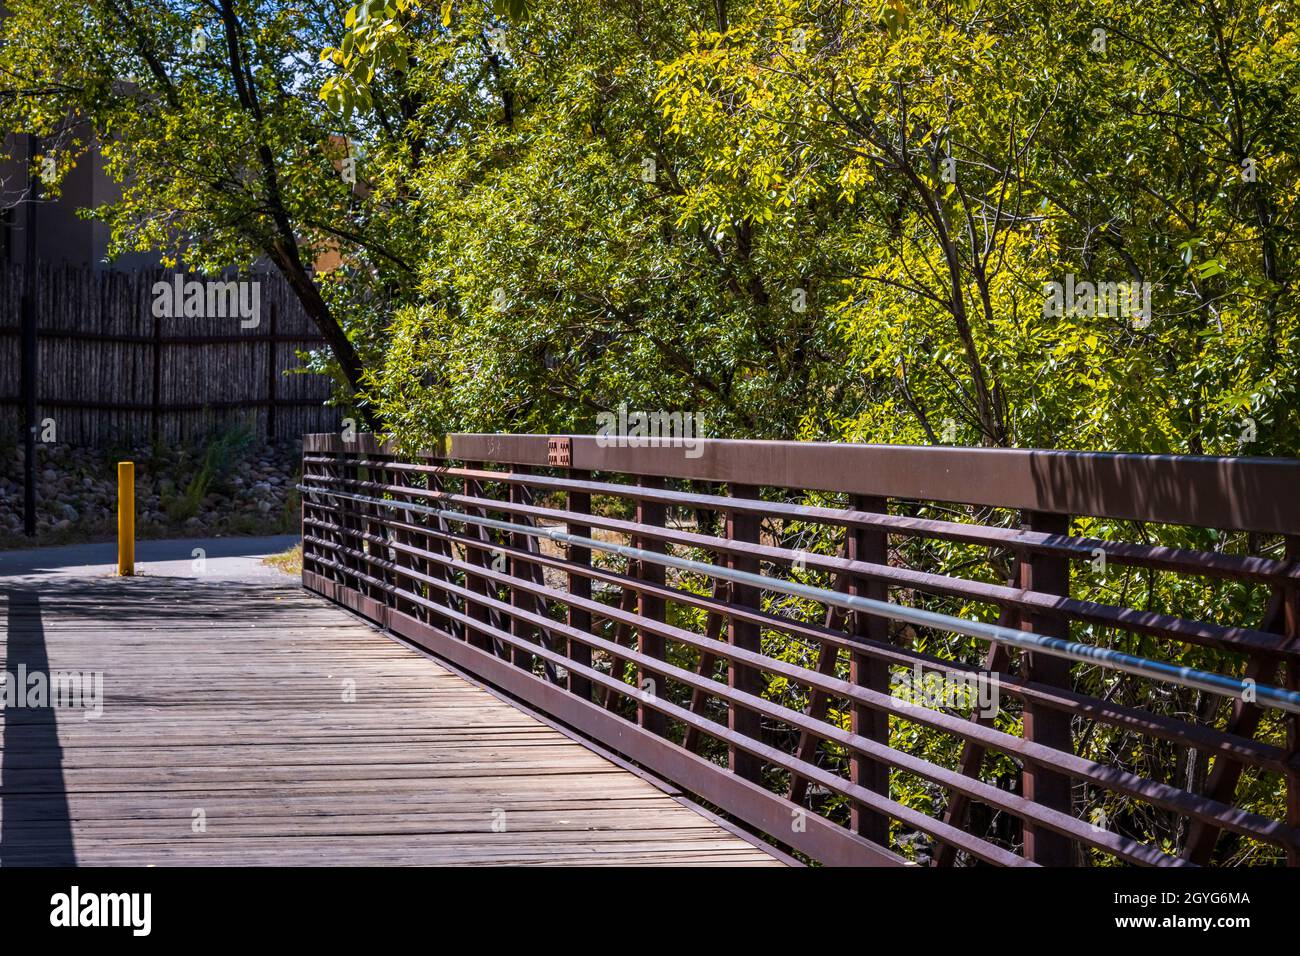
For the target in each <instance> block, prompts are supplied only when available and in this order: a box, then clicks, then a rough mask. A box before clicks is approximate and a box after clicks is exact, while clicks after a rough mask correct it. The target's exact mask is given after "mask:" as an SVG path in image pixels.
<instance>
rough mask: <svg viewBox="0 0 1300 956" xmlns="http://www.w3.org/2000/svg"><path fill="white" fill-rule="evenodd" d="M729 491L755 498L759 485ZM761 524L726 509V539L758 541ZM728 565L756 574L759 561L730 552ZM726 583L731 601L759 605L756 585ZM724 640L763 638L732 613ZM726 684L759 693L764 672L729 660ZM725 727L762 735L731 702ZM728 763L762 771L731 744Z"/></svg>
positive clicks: (743, 644) (748, 645) (753, 643)
mask: <svg viewBox="0 0 1300 956" xmlns="http://www.w3.org/2000/svg"><path fill="white" fill-rule="evenodd" d="M730 493H731V496H732V497H733V498H749V499H755V500H757V499H758V497H759V489H758V488H755V487H753V486H751V485H732V486H731V487H730ZM761 527H762V520H761V519H760V518H759V517H758V516H757V515H752V514H741V513H738V512H736V511H734V510H731V509H728V510H727V539H728V540H729V541H737V542H748V543H757V542H758V539H759V533H760V530H761ZM727 567H729V568H731V569H732V570H734V571H748V572H750V573H753V574H757V573H758V571H759V562H758V559H757V558H753V557H750V556H749V555H744V554H730V555H728V556H727ZM729 587H730V591H731V600H732V602H733V603H735V604H743V605H745V606H746V607H754V608H757V607H759V606H760V605H761V603H762V594H761V592H760V591H759V589H758V588H756V587H753V586H751V585H748V584H736V583H734V582H732V583H730V585H729ZM727 643H728V644H730V645H731V646H732V647H738V648H741V649H743V650H747V651H758V650H761V649H762V641H761V631H760V629H759V626H758V625H757V624H754V623H751V622H749V621H738V620H736V619H735V618H734V617H732V618H728V620H727ZM727 686H728V687H730V688H732V689H733V690H740V691H744V692H745V693H747V694H755V695H758V694H762V693H763V675H762V674H761V673H759V672H758V671H757V670H755V669H754V668H752V667H747V666H745V665H742V664H737V663H736V662H735V661H728V662H727ZM727 727H728V729H729V730H731V731H732V732H733V733H738V734H744V735H745V736H746V737H752V738H753V739H754V740H758V739H760V737H761V736H762V722H761V721H760V719H759V715H758V714H757V713H755V712H754V711H752V710H746V709H745V708H743V707H737V706H736V705H735V704H731V703H729V704H728V706H727ZM727 764H728V766H729V767H730V768H731V771H732V773H734V774H736V775H737V776H739V777H743V778H745V779H746V780H754V781H757V780H759V779H761V777H762V774H763V764H762V761H760V760H759V759H758V758H757V757H756V756H754V755H753V754H751V753H748V752H746V751H744V750H740V749H738V748H737V747H735V746H732V745H728V747H727Z"/></svg>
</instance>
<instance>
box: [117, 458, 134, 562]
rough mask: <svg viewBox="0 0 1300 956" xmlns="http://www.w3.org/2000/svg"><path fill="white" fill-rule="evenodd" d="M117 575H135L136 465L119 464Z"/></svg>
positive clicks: (122, 462)
mask: <svg viewBox="0 0 1300 956" xmlns="http://www.w3.org/2000/svg"><path fill="white" fill-rule="evenodd" d="M117 573H118V575H119V576H121V577H130V576H131V575H133V574H135V463H134V462H130V461H119V462H118V463H117Z"/></svg>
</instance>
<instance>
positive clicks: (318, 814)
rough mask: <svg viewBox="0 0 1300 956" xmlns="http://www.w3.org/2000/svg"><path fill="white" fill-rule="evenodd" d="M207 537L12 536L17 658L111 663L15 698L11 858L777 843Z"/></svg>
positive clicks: (518, 860) (683, 851) (286, 860)
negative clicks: (30, 697) (741, 831)
mask: <svg viewBox="0 0 1300 956" xmlns="http://www.w3.org/2000/svg"><path fill="white" fill-rule="evenodd" d="M203 544H206V545H207V549H206V555H207V556H206V558H205V559H204V560H203V562H202V564H201V565H200V564H199V563H198V562H197V561H196V560H195V559H194V558H193V557H192V556H191V555H192V551H193V547H194V546H196V543H195V542H177V543H166V542H145V543H143V544H142V545H141V548H140V551H141V555H142V560H141V561H140V563H139V564H138V565H137V575H136V576H135V577H132V578H119V577H116V576H114V574H113V572H114V571H115V570H116V568H115V565H114V564H113V563H111V562H112V557H111V550H108V551H105V553H104V554H102V555H97V554H92V555H90V557H89V560H92V561H98V562H99V563H96V564H89V565H81V566H78V567H72V568H67V567H64V568H60V567H58V566H57V554H56V552H58V551H60V550H62V549H53V552H55V553H52V554H51V555H50V556H51V557H55V558H56V562H55V566H51V562H49V561H48V560H47V561H45V562H44V563H42V562H41V561H40V560H39V559H37V560H35V561H30V560H29V561H28V562H27V564H28V566H27V567H23V568H15V567H14V566H13V565H14V563H15V562H13V561H12V560H11V561H10V562H9V565H10V566H9V567H6V566H5V562H4V560H3V556H0V573H3V577H0V621H3V624H4V628H3V637H2V640H0V655H2V656H3V661H4V670H5V671H6V672H8V673H9V674H10V675H13V676H12V678H11V680H13V681H17V680H18V679H19V677H20V675H21V674H27V675H35V674H60V673H61V674H63V675H64V676H65V678H69V679H70V678H71V676H73V675H88V676H89V675H97V676H98V677H99V678H100V680H101V683H102V693H101V695H99V697H98V699H96V696H97V695H96V692H95V691H94V689H93V684H90V683H88V684H87V691H88V693H87V695H85V697H83V698H81V699H78V700H73V701H71V702H70V703H71V706H66V707H48V706H47V707H27V706H21V705H19V706H7V707H6V708H5V710H4V711H3V716H2V717H0V735H2V736H0V865H4V866H24V865H42V866H63V865H74V864H75V865H83V866H112V865H135V866H153V865H158V866H165V865H187V866H196V865H197V866H222V865H243V866H247V865H278V866H284V865H310V866H331V865H353V866H355V865H367V864H381V865H404V864H414V865H428V864H581V865H604V864H621V865H665V864H666V865H672V864H677V865H681V864H690V865H717V864H726V865H743V866H773V865H780V863H781V861H780V859H779V858H778V855H774V854H773V853H771V852H768V851H766V850H764V849H760V848H759V847H758V846H757V845H756V844H757V842H758V841H756V840H755V839H754V838H752V837H748V838H747V837H743V836H741V835H737V831H736V828H734V827H731V826H729V825H724V824H723V823H721V822H720V821H719V820H718V819H717V818H715V817H713V816H711V815H710V814H708V813H707V812H705V811H703V810H702V809H701V808H699V807H698V806H697V805H695V804H693V803H691V802H690V801H688V800H686V799H684V798H683V797H682V796H681V795H680V792H679V791H678V790H677V789H676V788H675V787H672V786H668V785H666V784H664V783H662V782H659V781H655V780H652V779H650V778H649V776H648V775H647V774H645V773H642V772H638V771H636V770H635V769H634V768H631V767H629V765H628V764H627V763H626V762H623V761H620V760H618V759H617V758H614V757H613V756H612V755H606V754H602V753H601V752H599V751H598V750H595V749H593V748H591V747H590V746H584V745H583V744H582V743H579V742H577V741H576V740H575V739H574V738H573V736H572V735H571V734H566V733H564V732H562V731H561V730H558V729H556V727H554V726H553V725H551V724H549V723H548V722H547V721H545V720H544V719H542V718H540V717H538V716H537V715H535V714H532V713H529V712H527V711H526V710H524V709H521V708H520V707H518V706H516V705H513V704H512V703H510V702H507V701H506V700H504V699H503V698H502V697H501V696H500V695H499V694H494V693H493V692H491V691H489V690H486V689H484V687H483V686H481V685H480V684H478V683H476V682H474V681H472V680H470V679H467V678H466V677H465V676H463V675H460V674H458V673H455V672H454V671H452V670H450V669H449V668H448V667H447V666H446V665H444V664H441V663H438V662H437V661H435V660H433V659H431V658H430V657H429V655H427V654H425V653H421V652H419V651H418V650H415V649H413V648H412V647H410V646H408V645H405V644H403V643H401V642H399V641H397V640H395V639H394V638H393V637H391V636H389V635H386V634H384V633H381V632H380V631H379V629H378V628H376V627H375V626H373V625H371V624H369V623H367V622H365V621H363V620H361V619H359V618H358V617H357V616H356V615H354V614H351V613H348V612H346V611H344V610H342V609H340V608H338V607H336V606H333V605H331V604H329V603H328V602H326V601H325V600H323V599H321V598H319V597H317V596H315V595H312V594H309V593H307V592H305V591H304V590H303V589H302V588H301V586H300V585H299V583H298V581H297V580H296V579H295V578H293V577H290V576H288V575H286V574H284V573H282V572H280V571H277V570H274V569H269V568H263V567H259V565H258V562H257V561H256V560H255V559H249V558H247V557H238V556H236V555H235V554H229V556H223V555H224V554H226V553H227V552H231V551H235V552H240V551H242V552H243V553H244V554H248V553H250V552H251V553H256V550H257V546H256V544H253V545H249V544H246V543H242V542H239V541H238V540H235V541H225V542H204V543H203ZM283 546H284V542H283V541H278V542H276V543H275V550H279V549H280V548H282V547H283ZM222 549H225V550H224V551H223V550H222ZM263 550H270V548H269V547H264V548H263ZM76 560H78V561H80V560H86V558H84V557H81V556H79V557H78V558H77V559H76ZM68 682H69V681H68V680H65V687H66V685H67V684H68ZM23 686H26V685H25V684H24V685H23ZM33 703H36V701H35V700H34V701H33ZM96 712H98V713H96Z"/></svg>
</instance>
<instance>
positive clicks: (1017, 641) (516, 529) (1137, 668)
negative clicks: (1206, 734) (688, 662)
mask: <svg viewBox="0 0 1300 956" xmlns="http://www.w3.org/2000/svg"><path fill="white" fill-rule="evenodd" d="M298 488H299V490H300V491H302V492H304V493H308V494H319V495H325V496H329V497H335V498H341V499H346V500H351V501H358V502H362V503H365V504H372V505H378V506H381V507H387V508H393V509H398V510H404V511H409V512H413V513H417V514H428V515H432V516H434V517H439V518H443V519H445V520H449V521H456V522H459V523H466V524H474V525H478V526H480V527H485V528H493V529H495V530H498V531H506V532H509V533H512V534H521V535H528V536H531V537H535V538H549V539H550V540H552V541H557V542H563V543H566V544H570V545H574V546H577V547H581V548H590V549H593V550H599V551H603V552H606V553H611V554H617V555H619V556H620V557H625V558H630V559H633V560H637V561H646V562H651V563H654V564H658V565H661V566H664V567H671V568H676V569H678V570H682V571H693V572H696V573H700V574H704V575H708V576H711V577H715V578H721V579H723V580H726V581H731V582H735V583H738V584H746V585H749V586H751V587H758V588H761V589H763V590H768V591H779V592H782V593H785V594H789V595H792V596H795V597H802V598H807V599H809V600H813V601H816V602H818V603H821V604H826V605H830V606H833V607H839V608H843V609H844V610H849V611H862V612H865V613H867V614H872V615H876V616H879V617H884V618H888V619H890V620H894V621H900V622H903V623H907V624H913V625H918V626H921V627H932V628H935V629H938V630H942V631H946V632H948V633H952V634H963V635H965V636H967V637H973V638H976V639H977V640H981V641H986V642H989V643H1000V644H1005V645H1008V646H1011V647H1018V648H1020V649H1022V650H1028V651H1036V652H1040V653H1043V654H1047V655H1050V656H1053V657H1059V658H1064V659H1067V660H1072V661H1078V662H1084V663H1093V664H1098V665H1101V666H1104V667H1108V668H1110V669H1112V670H1118V671H1123V672H1125V673H1130V674H1135V675H1138V676H1142V677H1146V678H1149V679H1152V680H1158V681H1164V682H1166V683H1171V684H1177V685H1180V686H1183V687H1190V688H1194V689H1197V690H1203V691H1207V692H1209V693H1213V694H1221V695H1225V696H1230V697H1235V698H1238V699H1241V700H1246V701H1252V702H1254V703H1256V704H1259V705H1265V706H1269V707H1274V708H1277V709H1280V710H1284V711H1287V712H1289V713H1293V714H1300V691H1292V690H1286V689H1284V688H1281V687H1274V686H1272V685H1269V684H1260V683H1256V682H1254V681H1251V680H1248V679H1247V680H1243V679H1239V678H1236V677H1229V676H1227V675H1224V674H1216V673H1213V672H1210V671H1203V670H1198V669H1196V668H1191V667H1179V666H1177V665H1174V664H1169V663H1166V662H1164V661H1157V660H1152V659H1151V658H1146V657H1139V656H1137V655H1134V654H1127V653H1124V652H1122V651H1115V650H1111V649H1109V648H1099V647H1093V646H1091V645H1088V644H1081V643H1079V642H1077V641H1068V640H1064V639H1062V638H1055V637H1049V636H1046V635H1040V634H1033V633H1029V632H1026V631H1021V630H1016V629H1013V628H1009V627H1003V626H1001V625H998V624H986V623H984V622H982V621H969V620H966V619H965V618H959V617H953V616H951V615H947V614H940V613H938V612H936V611H927V610H924V609H921V608H911V607H906V606H904V605H900V604H894V603H892V602H889V601H879V600H875V599H872V598H864V597H860V596H857V595H852V594H844V593H841V592H838V591H832V590H828V589H826V588H819V587H815V586H813V585H807V584H800V583H798V582H794V581H783V580H781V579H779V578H772V577H767V576H764V575H761V574H754V573H751V572H748V571H739V570H736V569H732V568H727V567H723V566H720V565H715V564H709V563H707V562H703V561H693V560H691V559H689V558H679V557H675V556H673V555H668V554H663V553H661V552H658V551H650V550H646V549H644V548H637V547H633V546H631V545H622V544H613V543H610V542H606V541H599V540H597V539H595V538H587V537H583V536H580V535H571V534H568V533H567V532H564V531H560V530H559V529H558V528H536V527H532V526H529V525H522V524H516V523H514V522H509V521H499V520H497V519H494V518H487V517H481V516H478V515H469V514H465V513H464V512H460V511H452V510H449V509H445V508H435V507H431V506H428V505H420V504H418V503H416V502H409V501H397V500H394V499H390V498H375V497H371V496H368V495H353V494H348V493H346V492H339V491H334V490H332V489H328V488H320V487H315V486H311V485H299V486H298ZM410 491H411V492H412V493H419V494H428V495H430V496H432V497H438V495H439V493H437V492H432V491H429V492H426V491H425V490H424V489H418V488H415V489H410Z"/></svg>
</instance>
